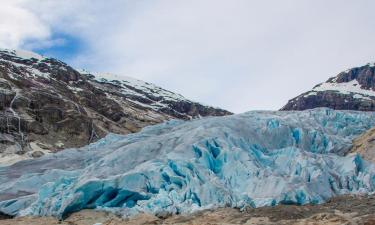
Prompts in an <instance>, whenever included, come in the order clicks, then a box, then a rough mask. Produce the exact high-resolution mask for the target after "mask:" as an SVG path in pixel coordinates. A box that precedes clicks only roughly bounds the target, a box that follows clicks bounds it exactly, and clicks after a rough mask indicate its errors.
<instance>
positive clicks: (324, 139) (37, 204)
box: [0, 108, 375, 218]
mask: <svg viewBox="0 0 375 225" xmlns="http://www.w3.org/2000/svg"><path fill="white" fill-rule="evenodd" d="M374 125H375V113H372V112H355V111H335V110H331V109H327V108H319V109H314V110H307V111H302V112H299V111H295V112H294V111H291V112H273V111H251V112H247V113H243V114H238V115H232V116H225V117H211V118H203V119H196V120H192V121H179V120H172V121H168V122H165V123H163V124H159V125H154V126H150V127H146V128H144V129H143V130H142V131H141V132H139V133H135V134H130V135H116V134H109V135H108V136H106V137H105V138H103V139H101V140H99V141H98V142H96V143H93V144H90V145H88V146H85V147H83V148H79V149H67V150H64V151H61V152H58V153H56V154H50V155H45V156H43V157H41V158H38V159H32V160H26V161H21V162H18V163H16V164H13V165H11V166H3V167H0V211H1V212H3V213H5V214H9V215H14V216H24V215H36V216H55V217H58V218H64V217H66V216H67V215H69V214H70V213H73V212H75V211H79V210H81V209H98V210H107V211H111V212H114V213H116V214H119V215H122V216H125V217H126V216H131V215H135V214H137V213H141V212H144V213H151V214H155V215H165V214H179V213H184V214H185V213H191V212H194V211H196V210H201V209H207V208H217V207H236V208H244V207H261V206H272V205H277V204H298V205H302V204H308V203H312V204H319V203H323V202H324V201H327V200H328V199H329V198H331V197H334V196H337V195H342V194H369V193H373V192H374V191H375V165H373V164H372V163H370V162H367V161H365V160H363V159H362V158H361V157H360V156H359V155H357V154H351V155H347V152H348V150H349V148H350V146H351V143H352V140H353V139H354V138H355V137H357V136H358V135H360V134H361V133H363V132H364V131H366V130H367V129H369V128H371V127H373V126H374Z"/></svg>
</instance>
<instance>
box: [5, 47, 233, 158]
mask: <svg viewBox="0 0 375 225" xmlns="http://www.w3.org/2000/svg"><path fill="white" fill-rule="evenodd" d="M229 114H231V113H230V112H228V111H225V110H222V109H218V108H213V107H209V106H205V105H202V104H199V103H196V102H193V101H190V100H188V99H186V98H184V97H183V96H181V95H179V94H175V93H173V92H170V91H167V90H164V89H162V88H160V87H158V86H156V85H153V84H150V83H147V82H143V81H140V80H136V79H133V78H128V77H122V76H115V75H110V74H98V73H89V72H87V71H77V70H75V69H73V68H72V67H70V66H69V65H67V64H65V63H63V62H61V61H59V60H57V59H54V58H46V57H43V56H40V55H38V54H35V53H32V52H27V51H20V50H0V156H1V157H0V164H1V163H11V162H13V161H17V160H20V159H25V158H30V157H39V156H41V155H43V154H44V153H50V152H51V151H52V152H54V151H58V150H61V149H64V148H71V147H81V146H84V145H87V144H89V143H91V142H93V141H96V140H98V139H99V138H102V137H104V136H105V135H106V134H108V133H110V132H111V133H118V134H128V133H133V132H137V131H139V130H140V129H141V128H143V127H145V126H148V125H152V124H157V123H160V122H163V121H166V120H170V119H183V120H189V119H194V118H200V117H205V116H223V115H229ZM15 153H17V154H15Z"/></svg>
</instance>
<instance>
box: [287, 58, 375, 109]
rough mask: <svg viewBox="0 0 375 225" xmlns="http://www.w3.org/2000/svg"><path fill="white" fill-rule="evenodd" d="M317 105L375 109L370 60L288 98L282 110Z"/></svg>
mask: <svg viewBox="0 0 375 225" xmlns="http://www.w3.org/2000/svg"><path fill="white" fill-rule="evenodd" d="M317 107H329V108H332V109H339V110H361V111H375V65H374V64H372V63H371V64H367V65H365V66H362V67H357V68H353V69H349V70H346V71H344V72H342V73H340V74H339V75H337V76H336V77H333V78H330V79H329V80H328V81H326V82H325V83H322V84H319V85H317V86H315V87H314V88H313V89H312V90H311V91H308V92H306V93H303V94H301V95H300V96H298V97H296V98H293V99H291V100H290V101H289V102H288V103H287V104H286V105H285V106H284V107H283V108H282V109H281V110H305V109H313V108H317Z"/></svg>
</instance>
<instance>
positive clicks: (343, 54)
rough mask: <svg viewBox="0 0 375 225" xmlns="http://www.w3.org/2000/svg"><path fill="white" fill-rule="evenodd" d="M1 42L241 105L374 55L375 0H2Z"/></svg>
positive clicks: (253, 104)
mask: <svg viewBox="0 0 375 225" xmlns="http://www.w3.org/2000/svg"><path fill="white" fill-rule="evenodd" d="M0 5H1V7H0V47H2V48H10V49H26V50H32V51H35V52H38V53H40V54H43V55H45V56H50V57H56V58H58V59H61V60H63V61H65V62H67V63H68V64H70V65H72V66H73V67H75V68H81V69H87V70H89V71H96V72H109V73H114V74H118V75H124V76H131V77H134V78H138V79H141V80H144V81H148V82H152V83H155V84H157V85H159V86H161V87H163V88H165V89H168V90H171V91H174V92H177V93H180V94H182V95H184V96H185V97H187V98H189V99H192V100H194V101H198V102H201V103H204V104H207V105H212V106H217V107H221V108H224V109H227V110H229V111H232V112H235V113H240V112H245V111H249V110H259V109H262V110H277V109H279V108H281V107H282V106H283V105H285V104H286V102H287V101H288V100H289V99H291V98H293V97H295V96H297V95H299V94H301V93H303V92H305V91H308V90H309V89H311V88H312V87H313V86H315V85H316V84H318V83H321V82H323V81H325V80H327V79H328V78H329V77H332V76H335V75H336V74H338V73H339V72H341V71H343V70H346V69H348V68H351V67H355V66H361V65H364V64H366V63H369V62H373V61H375V44H374V40H375V13H374V10H373V9H374V8H375V1H373V0H283V1H280V0H189V1H186V0H154V1H150V0H106V1H103V0H64V1H58V0H0Z"/></svg>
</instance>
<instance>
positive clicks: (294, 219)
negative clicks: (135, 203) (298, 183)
mask: <svg viewBox="0 0 375 225" xmlns="http://www.w3.org/2000/svg"><path fill="white" fill-rule="evenodd" d="M1 218H2V217H1V215H0V225H24V224H25V225H26V224H27V225H57V224H61V225H94V224H95V225H99V224H100V225H130V224H132V225H133V224H134V225H141V224H144V225H146V224H147V225H148V224H155V225H157V224H180V225H183V224H186V225H187V224H189V225H216V224H217V225H219V224H221V225H229V224H247V225H255V224H262V225H279V224H280V225H283V224H284V225H289V224H295V225H303V224H308V225H320V224H322V225H323V224H324V225H341V224H348V225H349V224H350V225H351V224H353V225H357V224H358V225H359V224H363V225H375V196H374V195H373V196H369V197H352V196H343V197H337V198H334V199H332V200H331V201H330V202H327V203H325V204H322V205H305V206H292V205H280V206H276V207H264V208H258V209H247V210H245V211H244V212H240V211H239V210H236V209H230V208H222V209H217V210H214V211H212V210H207V211H202V212H199V213H196V214H194V215H190V216H182V215H177V216H171V217H168V218H164V219H162V218H157V217H155V216H150V215H139V216H137V217H134V218H131V219H121V218H118V217H116V216H115V215H113V214H109V213H105V212H98V211H94V210H83V211H81V212H78V213H75V214H72V215H71V216H70V217H69V218H67V219H66V220H64V221H57V220H55V219H53V218H46V217H43V218H31V217H23V218H16V219H4V218H3V220H1Z"/></svg>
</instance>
